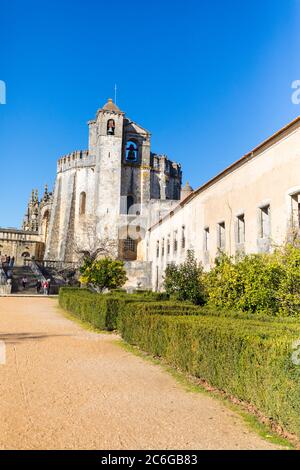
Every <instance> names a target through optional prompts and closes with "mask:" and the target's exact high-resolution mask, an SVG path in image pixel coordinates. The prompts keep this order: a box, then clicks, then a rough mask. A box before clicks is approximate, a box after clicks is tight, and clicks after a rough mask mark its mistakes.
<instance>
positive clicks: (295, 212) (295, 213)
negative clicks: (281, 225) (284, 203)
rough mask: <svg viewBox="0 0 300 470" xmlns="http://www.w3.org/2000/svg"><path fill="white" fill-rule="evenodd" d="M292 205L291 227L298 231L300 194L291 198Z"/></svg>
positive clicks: (299, 226) (299, 223)
mask: <svg viewBox="0 0 300 470" xmlns="http://www.w3.org/2000/svg"><path fill="white" fill-rule="evenodd" d="M291 203H292V226H293V228H294V229H296V230H298V229H299V228H300V193H297V194H293V195H292V196H291Z"/></svg>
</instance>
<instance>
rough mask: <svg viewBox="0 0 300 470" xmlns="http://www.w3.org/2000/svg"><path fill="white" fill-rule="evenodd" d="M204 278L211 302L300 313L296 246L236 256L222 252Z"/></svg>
mask: <svg viewBox="0 0 300 470" xmlns="http://www.w3.org/2000/svg"><path fill="white" fill-rule="evenodd" d="M204 279H205V284H206V292H207V296H208V303H209V304H210V305H214V306H216V307H219V308H222V309H234V310H240V311H244V312H248V313H266V314H271V315H283V316H289V315H299V312H300V249H299V248H298V247H295V246H293V245H290V244H287V245H285V246H283V247H281V248H277V249H276V250H275V251H274V252H273V253H270V254H250V255H245V256H243V257H239V258H237V259H234V258H232V257H229V256H227V255H225V254H221V255H220V257H219V258H218V260H217V262H216V266H215V267H214V268H213V269H212V270H211V271H210V272H209V273H207V274H206V275H205V276H204Z"/></svg>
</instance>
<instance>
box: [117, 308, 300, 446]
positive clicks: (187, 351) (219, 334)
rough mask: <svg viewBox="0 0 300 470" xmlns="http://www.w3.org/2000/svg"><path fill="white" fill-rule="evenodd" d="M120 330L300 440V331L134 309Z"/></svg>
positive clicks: (129, 310) (253, 322)
mask: <svg viewBox="0 0 300 470" xmlns="http://www.w3.org/2000/svg"><path fill="white" fill-rule="evenodd" d="M164 313H166V312H164ZM120 330H121V334H122V336H123V338H124V339H125V341H127V342H128V343H130V344H133V345H137V346H138V347H140V348H141V349H142V350H144V351H146V352H148V353H150V354H153V355H155V356H160V357H163V358H164V359H165V360H166V361H167V362H168V363H169V364H170V365H172V366H174V367H176V368H179V369H181V370H182V371H184V372H187V373H189V374H191V375H193V376H196V377H199V378H201V379H205V380H207V381H208V382H209V383H210V384H211V385H213V386H215V387H217V388H219V389H221V390H224V391H226V392H227V393H229V394H232V395H234V396H235V397H238V398H239V399H242V400H245V401H247V402H250V403H252V404H254V405H255V406H256V407H257V408H258V409H259V410H261V411H262V412H263V413H264V414H265V415H266V416H268V417H270V418H272V419H273V420H276V422H278V423H279V424H280V425H282V426H283V427H284V428H285V429H286V430H288V431H290V432H292V433H295V434H297V435H298V436H299V437H300V400H299V397H300V366H297V365H295V364H293V362H292V357H291V355H292V343H293V341H294V340H295V339H298V338H300V326H299V325H296V324H292V323H289V322H288V323H286V324H285V323H283V322H282V323H278V322H268V323H265V322H260V321H258V320H247V321H245V320H242V319H230V318H225V317H220V318H218V319H216V318H215V317H208V316H201V315H200V316H199V315H198V316H194V315H192V316H191V315H190V316H187V315H185V316H171V315H168V314H167V315H164V314H160V313H154V309H152V308H149V307H146V306H144V307H142V306H140V305H138V304H135V305H134V308H132V306H130V305H127V307H126V311H125V312H123V313H122V315H121V322H120Z"/></svg>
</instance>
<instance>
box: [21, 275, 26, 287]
mask: <svg viewBox="0 0 300 470" xmlns="http://www.w3.org/2000/svg"><path fill="white" fill-rule="evenodd" d="M26 286H27V277H26V276H24V277H23V278H22V287H23V290H25V289H26Z"/></svg>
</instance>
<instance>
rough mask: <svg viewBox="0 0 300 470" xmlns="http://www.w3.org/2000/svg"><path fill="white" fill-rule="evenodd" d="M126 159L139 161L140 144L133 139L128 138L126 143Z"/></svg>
mask: <svg viewBox="0 0 300 470" xmlns="http://www.w3.org/2000/svg"><path fill="white" fill-rule="evenodd" d="M126 161H127V162H137V161H138V146H137V144H136V143H135V142H133V141H132V140H128V142H127V144H126Z"/></svg>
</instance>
